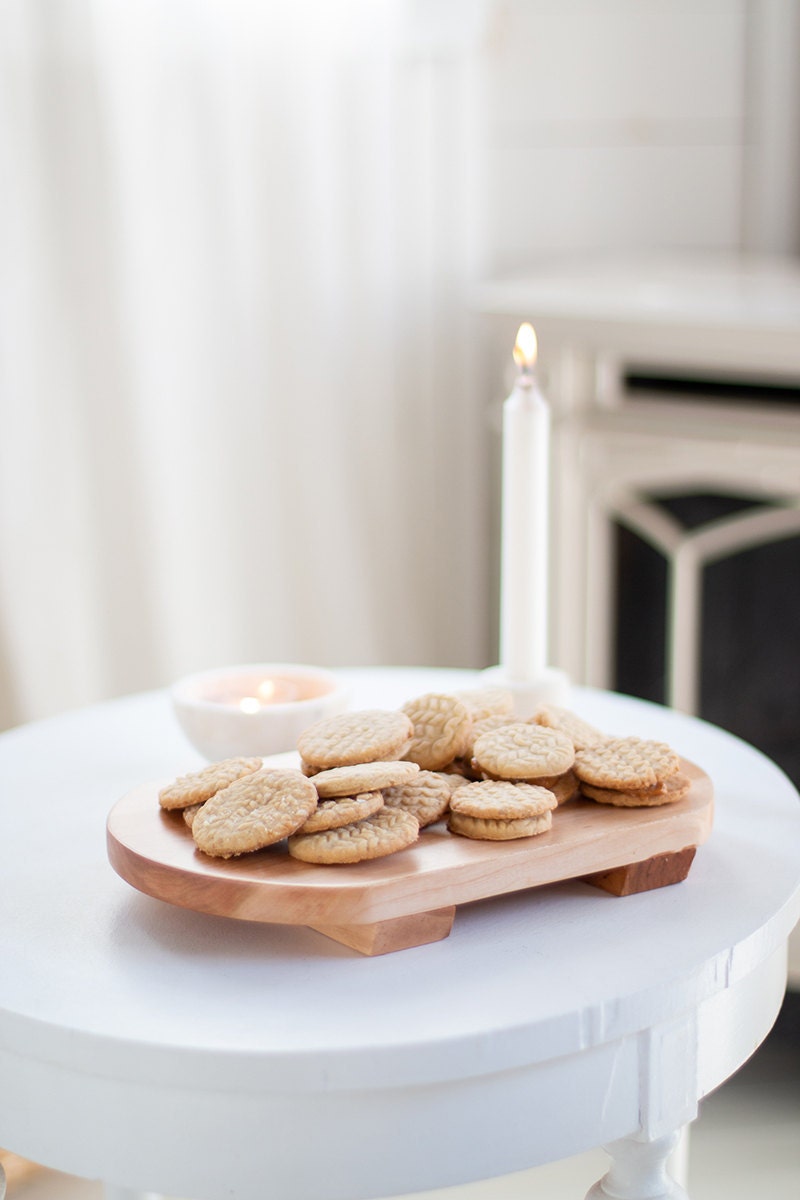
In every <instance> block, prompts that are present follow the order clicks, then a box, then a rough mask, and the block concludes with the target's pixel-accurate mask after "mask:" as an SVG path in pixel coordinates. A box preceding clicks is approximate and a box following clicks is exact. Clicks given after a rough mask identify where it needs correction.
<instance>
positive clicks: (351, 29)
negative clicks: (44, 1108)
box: [0, 0, 800, 725]
mask: <svg viewBox="0 0 800 1200" xmlns="http://www.w3.org/2000/svg"><path fill="white" fill-rule="evenodd" d="M799 48H800V14H799V13H798V5H797V4H796V3H794V2H792V0H647V2H646V3H638V2H636V0H602V2H600V3H596V2H591V0H562V2H559V3H546V2H543V0H502V2H501V0H458V2H457V0H428V2H427V3H422V2H414V0H337V2H336V3H328V2H325V0H294V2H293V3H292V4H291V5H288V4H256V3H253V2H252V0H225V2H224V3H223V2H222V0H169V2H168V3H163V2H160V3H155V0H143V2H141V3H137V4H136V5H129V4H124V3H122V2H121V0H102V2H100V0H2V3H0V405H1V406H2V409H1V410H0V412H1V418H0V419H2V430H3V435H2V439H0V724H2V725H10V724H14V723H17V722H19V721H22V720H27V719H30V718H33V717H39V716H43V715H47V714H48V713H53V712H58V711H60V710H62V709H64V708H68V707H73V706H76V705H80V704H84V703H87V702H91V701H94V700H97V699H101V698H105V697H108V696H113V695H117V694H121V693H124V692H129V691H134V690H139V689H144V688H150V687H154V686H159V685H162V684H165V683H167V682H169V681H171V680H172V679H174V678H176V677H178V676H180V675H181V674H183V673H185V672H188V671H191V670H195V669H201V668H204V667H210V666H215V665H221V664H225V663H235V662H241V661H264V660H278V661H281V660H283V661H285V660H290V661H291V660H293V661H310V662H317V663H321V664H324V665H333V666H335V665H341V664H351V665H360V664H372V663H376V664H377V663H384V664H387V663H394V664H406V663H437V664H441V665H455V666H485V665H488V664H490V663H491V662H493V661H495V660H496V656H497V649H496V644H497V628H496V626H497V621H496V609H497V604H496V592H497V550H496V543H497V538H496V528H497V500H496V497H497V482H498V481H497V469H496V462H497V456H498V452H499V411H500V405H501V402H502V399H503V396H504V394H505V392H506V390H507V386H508V382H509V380H508V375H507V367H508V365H509V364H510V348H511V344H512V342H513V333H514V329H513V326H514V324H515V323H516V321H517V320H518V319H519V320H522V319H526V318H527V319H534V320H537V318H538V317H539V316H540V315H542V314H544V315H546V313H547V311H548V304H549V305H550V309H551V310H552V302H553V293H552V289H551V290H550V291H548V290H547V288H546V287H545V288H544V289H542V287H541V286H540V287H539V291H538V293H536V292H535V290H534V292H531V291H530V289H529V290H528V292H526V291H524V290H523V291H522V293H519V292H518V293H517V294H516V297H512V298H511V299H509V297H508V295H507V294H506V295H505V298H504V299H503V298H501V303H500V304H499V309H500V310H502V312H503V313H504V314H505V315H506V316H507V318H508V322H507V323H503V322H500V323H498V322H497V320H496V319H495V318H496V313H497V311H498V304H497V303H496V301H497V296H496V295H493V296H492V297H491V298H490V299H489V300H487V292H486V290H485V285H487V284H492V283H494V282H496V281H498V280H501V281H502V280H504V279H506V278H510V277H515V278H519V279H522V280H523V281H525V280H527V281H528V283H533V284H534V285H536V284H541V281H542V280H543V279H545V280H546V279H547V278H548V277H549V273H552V271H553V270H554V269H555V266H556V265H557V264H560V263H561V261H562V260H566V261H567V262H568V263H569V264H570V269H573V270H574V268H575V265H576V264H577V265H578V267H579V268H580V269H583V267H584V266H585V264H586V263H587V262H589V261H590V259H591V258H592V256H597V255H598V253H602V254H603V255H605V256H611V260H610V261H611V263H612V266H613V264H614V263H616V256H621V255H624V256H630V255H631V254H633V255H640V254H645V253H647V254H650V253H652V252H659V253H663V252H673V251H674V252H680V253H681V254H683V255H684V256H685V255H686V254H687V253H688V255H689V265H690V267H691V268H692V270H700V271H703V270H705V268H704V267H703V266H702V264H703V263H704V262H705V260H706V257H707V256H708V255H715V254H722V255H732V256H734V258H735V259H737V260H738V259H741V256H742V255H751V254H754V253H755V254H759V255H760V254H764V253H766V254H769V255H770V256H776V255H777V256H778V258H779V262H780V264H782V266H783V267H786V265H787V263H788V264H789V270H790V275H791V270H793V263H794V255H795V253H796V252H797V250H798V246H799V245H800V195H799V194H798V191H799V188H800V185H799V183H798V175H799V173H798V161H799V158H800V151H799V150H798V147H799V146H800V139H798V114H800V100H799V99H798V97H799V96H800V86H799V84H798V58H799V56H798V49H799ZM559 269H560V268H559ZM615 269H616V268H615ZM646 269H647V270H650V271H651V272H653V273H654V274H653V275H652V281H654V282H655V283H656V284H657V283H658V281H659V280H663V278H664V272H665V270H667V271H668V270H669V264H667V266H666V267H665V266H664V263H663V262H661V263H660V264H656V265H655V266H653V265H651V267H648V268H646ZM714 269H715V268H714ZM714 269H712V273H713V270H714ZM642 270H645V268H642ZM644 278H645V282H646V281H647V279H648V278H649V277H648V276H646V275H645V276H644ZM714 280H716V276H714ZM639 282H641V278H640V280H639ZM720 286H721V287H722V291H723V292H724V295H722V299H721V301H720V303H721V304H722V305H723V307H724V306H725V305H726V304H728V305H730V304H731V303H734V304H735V303H736V301H737V297H738V298H739V299H741V297H742V296H743V294H744V293H743V285H742V280H741V279H740V278H738V277H736V278H734V279H733V280H732V281H731V280H730V279H728V280H723V281H722V283H721V285H720ZM682 287H683V291H682V292H681V293H680V294H677V295H676V297H675V298H674V305H677V306H680V305H681V304H682V305H683V308H684V309H685V308H686V304H687V303H688V301H687V295H688V296H689V297H691V296H692V295H694V294H696V293H697V290H698V289H697V286H696V281H690V283H689V285H686V282H685V280H684V281H683V283H682ZM766 287H767V292H768V293H769V281H767V284H766ZM786 287H788V288H789V291H790V292H791V289H792V288H793V287H796V282H793V281H792V280H791V278H790V282H789V284H788V285H786ZM786 287H784V293H785V292H786ZM725 289H727V290H725ZM651 298H652V296H651ZM635 299H636V298H635V297H634V301H635ZM785 299H786V297H785V295H782V296H779V297H778V299H777V301H776V303H777V305H778V307H780V304H781V302H782V300H785ZM556 300H558V297H556ZM767 301H769V294H768V295H767ZM787 303H788V304H789V307H790V308H791V304H794V305H795V309H794V310H792V312H791V313H790V315H791V316H793V318H794V319H795V320H797V310H798V301H797V296H796V295H795V294H794V293H793V294H792V295H791V296H790V298H789V300H788V301H787ZM634 307H635V304H634ZM772 307H773V309H774V308H775V304H773V305H772ZM517 310H519V311H517ZM539 310H542V313H541V314H540V312H539ZM492 313H494V314H495V316H493V315H492ZM715 319H716V318H715ZM546 328H547V327H546V325H545V327H544V329H545V331H546ZM797 328H800V325H797V324H796V326H795V331H796V329H797ZM556 334H557V337H556ZM509 338H510V339H511V341H509ZM731 340H732V341H735V340H736V339H735V335H732V339H731ZM556 341H558V344H557V345H556ZM573 343H574V339H572V342H571V341H570V333H569V327H568V326H563V325H562V326H561V327H560V328H559V329H558V330H557V331H556V330H554V331H553V332H552V333H551V334H550V337H549V341H548V338H547V336H543V333H542V331H541V330H540V345H541V353H542V369H543V373H544V379H545V383H546V384H547V385H548V387H549V388H550V392H549V397H550V399H551V402H552V404H553V407H554V411H555V413H556V419H557V422H558V420H559V419H560V414H561V413H562V411H564V412H566V411H567V410H568V409H569V407H570V403H571V402H570V401H569V399H568V397H567V395H566V393H567V391H568V390H569V388H568V386H567V385H565V383H564V379H563V373H562V375H561V376H559V375H558V372H557V367H558V365H559V362H560V360H559V358H558V354H560V353H561V351H562V349H563V346H564V344H568V345H573ZM573 348H574V346H573ZM598 349H599V350H603V346H602V344H601V343H600V344H597V345H595V346H594V347H593V352H594V351H597V350H598ZM761 360H762V363H763V362H764V361H765V358H764V354H763V353H762V355H761ZM603 364H604V365H605V367H606V368H607V366H608V363H607V361H606V359H604V360H603ZM686 365H687V364H684V366H686ZM766 365H767V368H768V367H769V361H768V356H767V360H766ZM652 366H653V364H651V373H652ZM656 366H658V364H656ZM626 369H627V367H626ZM787 369H788V368H787V365H786V363H784V364H783V375H784V376H785V375H786V371H787ZM623 374H624V373H623V372H620V378H623ZM797 374H798V378H800V360H799V361H798V364H797ZM595 375H596V372H595ZM594 377H595V376H593V378H594ZM782 382H784V383H785V382H786V380H785V379H782ZM618 390H619V389H618ZM795 399H796V397H795ZM593 403H594V400H593V398H592V397H591V396H590V397H589V398H588V399H587V401H586V406H588V407H591V406H592V404H593ZM605 403H606V407H608V403H607V401H606V402H605ZM572 407H573V408H574V403H573V404H572ZM798 412H800V409H798V408H794V409H792V407H791V404H789V405H784V409H783V417H782V420H783V422H784V424H785V423H786V422H787V421H788V422H790V423H791V422H792V421H793V420H794V418H795V417H796V416H797V414H798ZM719 419H720V418H719V415H717V416H715V418H714V420H715V421H716V423H717V424H718V423H719ZM781 437H782V438H783V439H784V440H785V433H782V434H781ZM774 440H775V439H774V438H773V441H774ZM569 469H570V470H572V466H570V468H569ZM788 469H789V471H791V470H792V469H795V474H796V475H797V474H798V473H800V458H797V459H792V460H791V462H790V463H789V468H788ZM555 513H556V515H555V520H556V521H557V522H559V521H561V520H562V519H563V520H566V518H565V517H563V514H562V513H561V509H560V508H559V504H558V503H556V509H555ZM573 536H574V530H573V527H572V525H569V524H566V525H565V526H564V528H563V531H562V529H561V526H559V528H558V529H557V530H556V540H557V542H558V544H563V540H564V539H565V538H566V539H570V538H572V537H573ZM795 545H796V543H795ZM796 563H797V560H796V559H795V565H796ZM609 569H610V568H609ZM795 582H796V580H795ZM654 586H655V585H654ZM553 587H554V590H555V591H556V592H557V593H558V589H560V590H561V595H559V594H556V596H555V597H554V599H555V604H554V608H555V610H556V612H558V611H559V609H560V607H561V600H562V599H563V598H564V595H565V593H566V591H567V590H570V591H574V581H573V582H571V581H570V580H569V579H568V578H566V577H565V576H564V575H563V571H561V572H560V573H559V570H557V571H556V572H555V575H554V584H553ZM584 590H585V589H584ZM654 603H655V601H654ZM580 622H585V614H584V615H583V616H581V615H580V614H577V615H576V616H575V617H574V620H572V625H570V627H569V628H566V629H565V628H561V629H558V628H557V629H556V630H555V632H554V649H553V654H554V658H555V659H556V660H558V661H559V662H561V663H562V665H565V666H567V667H568V669H569V670H570V673H571V674H572V675H573V677H574V678H577V679H578V680H580V679H584V678H587V679H589V680H590V681H599V682H606V681H610V682H612V683H614V682H615V680H614V679H610V680H606V679H602V678H600V677H601V676H602V675H603V674H604V673H605V675H606V676H608V674H609V668H608V664H606V667H604V668H602V669H600V668H596V666H595V667H593V666H592V662H593V661H594V662H595V664H596V660H597V654H596V653H594V658H593V657H592V655H593V652H592V651H591V648H588V649H587V648H586V647H584V646H583V640H582V639H583V636H584V635H583V633H581V632H576V630H577V623H580ZM573 626H574V627H575V628H574V629H573ZM581 628H582V626H581ZM609 644H610V643H609ZM653 669H654V670H655V672H656V674H658V673H659V671H661V672H662V674H663V668H659V667H658V666H656V667H655V668H653ZM651 673H652V672H651ZM616 682H619V681H616ZM621 682H622V684H623V685H624V688H625V690H628V691H636V690H637V689H638V690H639V691H642V692H647V691H648V689H649V691H650V692H651V693H653V695H654V698H655V695H656V692H657V691H658V686H659V685H658V683H657V682H656V683H653V681H652V680H650V681H649V682H648V681H644V683H642V684H640V683H639V682H637V680H636V679H629V678H628V677H627V676H624V673H623V678H622V681H621Z"/></svg>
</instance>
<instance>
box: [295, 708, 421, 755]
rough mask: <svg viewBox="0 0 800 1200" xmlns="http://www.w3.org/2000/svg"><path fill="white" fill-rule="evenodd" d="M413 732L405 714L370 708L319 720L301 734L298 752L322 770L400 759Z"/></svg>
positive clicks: (298, 741) (298, 740)
mask: <svg viewBox="0 0 800 1200" xmlns="http://www.w3.org/2000/svg"><path fill="white" fill-rule="evenodd" d="M413 732H414V731H413V727H412V724H411V721H410V720H409V718H408V717H407V716H406V715H405V713H402V712H396V711H391V710H388V709H381V708H367V709H362V710H360V711H359V712H350V713H340V714H339V715H338V716H335V717H326V718H325V719H324V720H323V721H317V722H316V724H314V725H311V726H310V727H309V728H308V729H306V730H304V732H303V733H301V734H300V737H299V738H298V739H297V749H298V751H299V753H300V756H301V758H302V759H303V761H304V762H305V763H308V764H310V765H311V766H312V767H315V768H317V769H318V770H325V769H326V768H328V767H349V766H352V765H353V764H355V763H365V762H375V761H376V760H377V759H381V758H399V757H400V755H401V753H402V751H403V750H404V749H405V747H406V745H407V743H408V740H409V738H410V737H411V735H412V733H413Z"/></svg>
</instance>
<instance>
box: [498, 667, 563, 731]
mask: <svg viewBox="0 0 800 1200" xmlns="http://www.w3.org/2000/svg"><path fill="white" fill-rule="evenodd" d="M483 678H484V680H485V681H486V683H487V684H491V685H492V687H502V688H505V689H506V690H507V691H509V692H511V695H512V696H513V697H514V713H515V715H516V716H518V717H519V718H520V720H523V721H525V720H527V719H528V717H533V716H535V715H536V713H537V711H538V710H539V709H540V708H541V706H542V705H543V704H556V705H559V706H560V707H561V708H568V707H569V702H570V681H569V676H568V675H567V673H566V672H565V671H562V670H561V669H560V668H559V667H544V668H542V670H541V671H540V672H539V674H538V676H537V677H536V679H532V680H519V679H509V677H508V675H507V673H506V671H505V669H504V668H503V667H500V666H498V667H487V669H486V670H485V671H484V672H483Z"/></svg>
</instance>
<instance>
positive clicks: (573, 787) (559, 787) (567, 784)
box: [539, 771, 581, 805]
mask: <svg viewBox="0 0 800 1200" xmlns="http://www.w3.org/2000/svg"><path fill="white" fill-rule="evenodd" d="M539 786H540V787H546V788H548V790H549V791H551V792H552V793H553V795H554V796H555V798H556V800H557V802H558V804H559V805H561V804H566V803H567V801H568V800H574V799H575V798H576V797H577V796H579V795H580V794H581V791H580V783H579V781H578V776H577V775H576V774H575V772H574V771H565V772H564V774H563V775H559V777H558V779H554V780H553V781H552V782H551V783H546V784H545V783H541V782H540V783H539Z"/></svg>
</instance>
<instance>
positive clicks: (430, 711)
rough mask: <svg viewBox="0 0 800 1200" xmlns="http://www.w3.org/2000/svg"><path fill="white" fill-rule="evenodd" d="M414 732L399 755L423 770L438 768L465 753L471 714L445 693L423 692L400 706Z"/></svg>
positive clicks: (470, 727)
mask: <svg viewBox="0 0 800 1200" xmlns="http://www.w3.org/2000/svg"><path fill="white" fill-rule="evenodd" d="M402 711H403V712H404V713H405V714H406V716H407V717H408V718H409V720H410V721H411V724H412V725H413V727H414V733H413V736H412V738H411V741H410V743H409V744H408V746H407V747H406V749H405V750H404V752H403V758H407V759H408V760H409V761H410V762H415V763H418V765H419V766H420V767H421V768H422V770H423V771H439V770H441V768H442V767H446V766H447V764H448V763H451V762H452V761H453V759H455V758H459V757H460V756H461V755H462V754H464V753H465V751H466V750H467V748H468V746H469V744H470V734H471V730H472V717H471V715H470V711H469V709H468V708H467V706H466V704H463V703H462V702H461V701H460V700H458V699H457V698H456V697H455V696H451V695H448V694H447V693H445V692H426V693H425V695H424V696H418V697H417V698H416V699H415V700H409V702H408V703H407V704H404V705H403V708H402Z"/></svg>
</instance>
